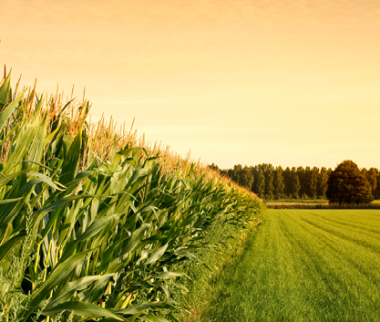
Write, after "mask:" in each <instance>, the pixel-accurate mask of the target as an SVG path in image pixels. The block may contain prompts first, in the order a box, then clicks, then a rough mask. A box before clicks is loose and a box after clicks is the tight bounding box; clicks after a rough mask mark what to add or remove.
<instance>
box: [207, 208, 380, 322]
mask: <svg viewBox="0 0 380 322" xmlns="http://www.w3.org/2000/svg"><path fill="white" fill-rule="evenodd" d="M379 253H380V211H379V210H312V209H307V210H300V209H287V210H279V209H268V210H266V211H265V212H264V214H263V223H262V225H260V227H259V229H258V231H257V232H256V233H254V234H252V235H251V237H250V239H249V240H248V242H247V245H246V249H245V251H244V252H243V253H242V254H241V256H240V257H239V258H237V259H236V260H235V262H234V263H233V264H231V265H230V266H229V267H227V268H226V269H225V270H223V271H222V272H221V273H220V274H219V276H218V277H217V278H216V279H215V280H214V284H213V287H212V288H213V292H212V294H213V295H212V300H210V305H209V306H208V308H207V309H205V310H204V312H203V317H202V319H200V320H203V321H226V322H227V321H380V272H379V267H380V256H379Z"/></svg>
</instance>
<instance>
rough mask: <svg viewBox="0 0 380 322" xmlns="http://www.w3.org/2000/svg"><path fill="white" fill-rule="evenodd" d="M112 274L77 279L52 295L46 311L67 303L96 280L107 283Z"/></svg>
mask: <svg viewBox="0 0 380 322" xmlns="http://www.w3.org/2000/svg"><path fill="white" fill-rule="evenodd" d="M113 275H114V274H107V275H95V276H85V277H82V278H80V279H77V280H75V281H73V282H70V283H68V284H66V285H65V286H64V287H63V288H62V289H61V290H60V291H59V293H58V294H56V295H54V296H53V298H52V299H51V301H50V302H49V304H48V305H47V307H46V308H47V309H49V308H50V307H52V306H55V305H57V304H60V303H62V302H64V301H67V300H69V299H70V298H71V296H72V295H73V294H74V293H75V292H76V291H80V290H84V289H85V288H87V287H88V286H90V285H91V284H92V283H94V282H95V281H98V280H106V281H108V280H109V279H110V278H111V277H112V276H113Z"/></svg>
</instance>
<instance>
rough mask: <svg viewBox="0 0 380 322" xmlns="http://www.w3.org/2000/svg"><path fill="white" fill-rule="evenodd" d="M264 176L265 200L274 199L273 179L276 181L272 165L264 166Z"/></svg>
mask: <svg viewBox="0 0 380 322" xmlns="http://www.w3.org/2000/svg"><path fill="white" fill-rule="evenodd" d="M264 169H265V170H264V176H265V199H267V200H271V199H273V192H274V186H273V179H274V167H273V165H271V164H265V165H264Z"/></svg>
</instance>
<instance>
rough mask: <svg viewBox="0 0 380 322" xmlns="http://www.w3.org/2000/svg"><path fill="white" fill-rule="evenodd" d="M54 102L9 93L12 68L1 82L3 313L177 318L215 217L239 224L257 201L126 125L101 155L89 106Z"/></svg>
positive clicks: (39, 317)
mask: <svg viewBox="0 0 380 322" xmlns="http://www.w3.org/2000/svg"><path fill="white" fill-rule="evenodd" d="M46 102H47V103H46ZM71 103H72V100H70V101H69V103H68V104H71ZM54 104H55V100H54V98H51V99H49V100H45V101H44V98H43V96H38V95H37V94H36V93H35V90H33V91H29V93H28V94H27V93H26V91H25V90H24V91H21V92H20V93H18V94H17V89H16V92H15V93H14V94H12V90H11V87H10V75H8V76H7V77H6V78H5V79H4V80H3V82H2V85H1V86H0V110H1V113H0V142H1V148H0V149H1V151H0V152H1V154H0V155H1V161H2V163H1V164H0V283H1V284H0V312H1V313H0V321H23V322H29V321H46V322H48V321H52V322H53V321H66V320H68V321H70V320H71V321H104V322H105V321H167V320H175V318H174V316H173V312H174V311H175V310H181V309H182V306H181V304H180V303H178V302H176V301H175V300H174V299H173V297H174V296H173V295H175V294H177V293H184V292H186V288H185V287H184V286H183V285H182V284H181V282H180V281H181V280H180V279H179V277H180V276H183V274H182V273H181V272H179V271H178V267H180V265H183V264H184V263H186V262H191V261H194V260H196V256H195V255H194V250H196V249H197V248H199V247H204V246H205V245H204V238H205V236H206V234H207V230H208V227H210V225H211V224H212V223H213V222H215V221H216V220H221V221H222V222H228V223H232V224H234V225H237V226H239V227H241V228H242V229H244V227H245V226H246V225H247V223H248V222H249V221H251V220H254V219H255V218H256V217H257V215H258V212H259V209H260V205H259V200H258V199H257V198H256V197H255V196H253V195H252V194H250V193H248V192H247V191H245V190H243V189H240V188H238V187H236V186H234V185H233V184H232V183H229V182H228V181H226V179H224V178H221V177H217V176H216V177H215V176H210V173H209V172H207V170H206V169H204V168H202V167H200V166H199V165H197V164H194V163H192V164H191V163H189V162H188V161H186V160H182V159H180V158H172V159H171V162H172V164H171V165H170V166H171V168H170V169H171V170H170V169H168V162H167V160H168V158H167V157H166V158H165V155H164V156H163V155H162V153H160V150H159V149H158V150H157V149H156V150H154V149H146V148H144V147H138V146H136V144H135V141H133V140H132V139H131V138H132V136H131V135H130V134H129V138H130V140H129V141H127V142H126V140H125V139H122V140H119V141H118V142H116V140H115V136H114V137H113V138H114V140H109V141H107V142H108V144H109V146H103V147H102V149H101V151H106V152H105V153H104V154H103V155H102V157H100V156H99V154H97V153H96V152H94V151H96V148H95V147H94V146H93V143H94V142H96V140H94V136H93V135H94V134H93V132H92V130H91V124H88V123H86V121H85V116H86V115H87V113H88V110H89V107H90V105H89V103H87V102H86V103H85V104H81V105H79V107H77V111H79V112H77V115H78V116H77V117H76V122H72V121H71V120H72V119H70V115H67V114H65V113H64V111H62V110H64V108H65V107H64V108H61V109H60V112H59V111H58V112H57V109H56V107H55V105H54ZM46 106H47V107H46ZM66 106H68V105H66ZM52 110H53V111H54V113H53V112H52ZM73 123H75V124H76V127H77V128H76V129H73V128H72V124H73ZM91 133H92V134H91ZM96 135H97V136H99V133H98V134H96ZM120 137H121V136H120V135H119V136H118V138H119V139H120ZM98 140H99V139H98ZM105 142H106V140H104V143H105ZM120 142H122V143H123V144H124V145H123V146H121V147H120V144H121V143H120ZM99 149H100V148H98V151H99Z"/></svg>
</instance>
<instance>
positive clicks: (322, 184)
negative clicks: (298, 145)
mask: <svg viewBox="0 0 380 322" xmlns="http://www.w3.org/2000/svg"><path fill="white" fill-rule="evenodd" d="M328 179H329V174H328V171H327V169H326V168H325V167H322V168H321V171H320V173H319V175H318V188H317V194H318V196H319V197H320V198H322V199H324V198H326V190H327V181H328Z"/></svg>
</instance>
